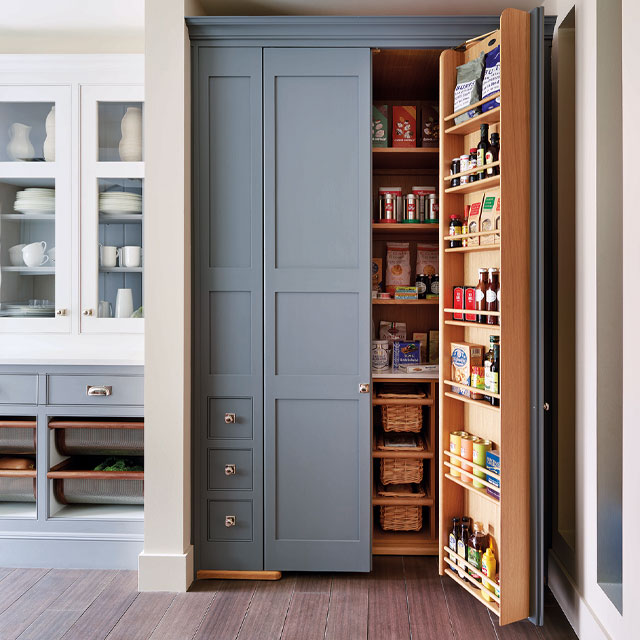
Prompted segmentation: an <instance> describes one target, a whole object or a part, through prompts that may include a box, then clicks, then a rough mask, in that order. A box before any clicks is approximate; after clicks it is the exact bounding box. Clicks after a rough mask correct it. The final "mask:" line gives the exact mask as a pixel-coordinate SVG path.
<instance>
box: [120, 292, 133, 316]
mask: <svg viewBox="0 0 640 640" xmlns="http://www.w3.org/2000/svg"><path fill="white" fill-rule="evenodd" d="M132 313H133V294H132V293H131V289H118V293H116V318H130V317H131V314H132Z"/></svg>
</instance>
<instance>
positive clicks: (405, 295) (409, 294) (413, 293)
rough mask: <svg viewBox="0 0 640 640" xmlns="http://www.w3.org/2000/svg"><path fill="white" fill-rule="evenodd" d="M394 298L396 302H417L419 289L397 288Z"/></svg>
mask: <svg viewBox="0 0 640 640" xmlns="http://www.w3.org/2000/svg"><path fill="white" fill-rule="evenodd" d="M393 297H394V298H395V299H396V300H417V299H418V287H415V286H410V287H400V286H398V287H396V290H395V291H394V294H393Z"/></svg>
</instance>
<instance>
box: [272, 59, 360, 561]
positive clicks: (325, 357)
mask: <svg viewBox="0 0 640 640" xmlns="http://www.w3.org/2000/svg"><path fill="white" fill-rule="evenodd" d="M263 58H264V197H265V200H264V208H265V247H264V251H265V265H264V274H265V569H280V570H298V571H369V569H370V562H371V555H370V552H371V542H370V531H371V506H370V504H371V503H370V491H371V472H370V450H371V446H370V440H371V418H370V411H371V410H370V397H369V394H368V393H364V394H362V393H359V392H358V385H359V384H360V383H369V381H370V380H369V379H370V364H369V353H370V344H371V342H370V331H371V328H370V327H371V323H370V290H371V277H370V257H371V241H370V234H371V226H370V220H371V211H370V197H371V196H370V175H371V173H370V172H371V156H370V146H369V135H370V132H369V129H370V124H369V123H370V104H371V86H370V85H371V82H370V73H371V72H370V53H369V50H368V49H356V48H354V49H340V48H327V49H296V48H286V49H285V48H282V49H280V48H274V49H264V54H263Z"/></svg>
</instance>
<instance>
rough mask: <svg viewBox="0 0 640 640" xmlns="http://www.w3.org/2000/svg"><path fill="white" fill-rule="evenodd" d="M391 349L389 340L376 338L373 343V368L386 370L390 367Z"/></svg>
mask: <svg viewBox="0 0 640 640" xmlns="http://www.w3.org/2000/svg"><path fill="white" fill-rule="evenodd" d="M390 354H391V349H390V348H389V341H388V340H374V341H373V342H372V344H371V368H372V369H373V370H374V371H384V370H385V369H388V368H389V356H390Z"/></svg>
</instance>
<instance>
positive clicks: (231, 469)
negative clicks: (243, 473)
mask: <svg viewBox="0 0 640 640" xmlns="http://www.w3.org/2000/svg"><path fill="white" fill-rule="evenodd" d="M224 475H225V476H235V475H236V465H235V464H225V465H224Z"/></svg>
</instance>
